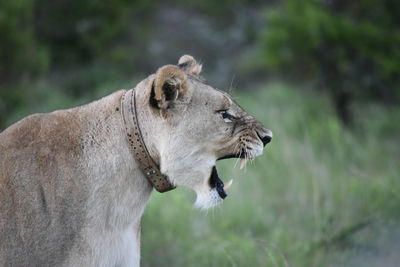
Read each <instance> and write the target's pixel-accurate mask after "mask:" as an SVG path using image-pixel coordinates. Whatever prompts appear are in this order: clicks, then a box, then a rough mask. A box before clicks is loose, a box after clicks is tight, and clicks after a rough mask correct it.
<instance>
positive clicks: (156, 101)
mask: <svg viewBox="0 0 400 267" xmlns="http://www.w3.org/2000/svg"><path fill="white" fill-rule="evenodd" d="M201 69H202V66H201V65H200V64H198V63H197V62H196V61H195V60H194V59H193V57H191V56H187V55H185V56H182V57H181V58H180V59H179V62H178V65H167V66H164V67H161V68H160V69H158V71H157V72H156V74H153V75H150V76H149V77H148V78H147V79H145V80H144V81H142V82H141V83H140V84H139V85H138V86H137V88H136V90H137V94H138V97H139V98H140V101H139V105H140V106H139V110H138V112H139V114H138V116H139V120H140V121H141V125H142V128H143V129H142V131H143V132H144V140H145V143H146V144H147V146H148V149H149V152H150V154H151V155H152V157H153V158H154V159H155V160H156V161H157V162H158V163H159V165H160V169H161V172H162V173H164V174H166V175H167V176H168V178H169V180H170V182H171V183H173V184H175V185H177V186H185V187H188V188H191V189H193V190H194V191H195V192H196V194H197V200H196V204H195V205H196V206H197V207H199V208H209V207H212V206H214V205H216V204H218V203H220V202H221V201H222V200H223V199H224V198H225V196H226V193H225V190H224V184H223V182H222V181H221V180H220V178H219V177H218V173H217V169H216V167H215V165H216V161H217V160H220V159H226V158H241V165H242V166H243V165H244V164H246V161H247V160H248V159H253V158H255V157H257V156H260V155H261V154H262V152H263V147H264V146H265V145H266V144H267V143H269V142H270V141H271V139H272V133H271V131H270V130H268V129H266V128H265V127H264V126H263V125H262V124H261V123H260V122H258V121H257V120H256V119H255V118H254V117H252V116H251V115H249V114H247V113H246V112H245V111H244V110H243V109H242V108H241V107H240V106H239V105H238V104H237V103H236V102H235V101H233V100H232V98H231V97H230V96H229V95H228V94H227V93H225V92H223V91H220V90H218V89H215V88H213V87H211V86H210V85H208V84H206V83H205V82H204V81H202V80H201V79H200V78H199V75H200V72H201ZM226 186H227V185H226ZM226 186H225V187H226Z"/></svg>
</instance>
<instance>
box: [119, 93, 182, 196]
mask: <svg viewBox="0 0 400 267" xmlns="http://www.w3.org/2000/svg"><path fill="white" fill-rule="evenodd" d="M121 113H122V118H123V120H124V125H125V129H126V134H127V138H128V141H129V144H130V145H131V147H132V150H133V154H134V157H135V159H136V161H137V162H138V164H139V168H140V169H141V170H142V172H143V174H144V175H145V176H146V178H147V180H148V181H149V182H150V184H151V185H152V186H153V187H154V188H155V189H156V190H157V191H158V192H160V193H164V192H167V191H170V190H173V189H175V186H173V185H172V184H171V183H170V182H169V180H168V177H167V176H166V175H164V174H162V173H161V171H160V168H159V166H158V165H157V164H156V163H155V162H154V160H153V159H152V157H151V156H150V154H149V151H148V150H147V148H146V145H145V143H144V140H143V136H142V134H141V132H140V127H139V122H138V118H137V113H136V97H135V91H134V89H131V90H128V91H127V92H125V93H124V95H123V96H122V98H121Z"/></svg>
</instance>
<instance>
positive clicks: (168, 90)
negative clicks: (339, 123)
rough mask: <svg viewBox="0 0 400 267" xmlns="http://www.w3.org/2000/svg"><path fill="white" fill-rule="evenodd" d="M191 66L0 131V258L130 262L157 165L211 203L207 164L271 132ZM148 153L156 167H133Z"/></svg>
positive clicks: (245, 152) (211, 169)
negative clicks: (203, 78)
mask: <svg viewBox="0 0 400 267" xmlns="http://www.w3.org/2000/svg"><path fill="white" fill-rule="evenodd" d="M200 72H201V65H200V64H198V63H197V62H196V61H195V60H194V59H193V57H191V56H187V55H185V56H182V57H181V58H180V60H179V62H178V65H167V66H164V67H161V68H160V69H158V71H157V72H156V74H152V75H150V76H149V77H147V78H146V79H145V80H143V81H142V82H140V83H139V84H138V85H137V86H136V88H135V89H131V90H128V91H126V90H121V91H117V92H115V93H113V94H111V95H109V96H106V97H104V98H102V99H100V100H98V101H95V102H92V103H89V104H87V105H83V106H80V107H76V108H71V109H66V110H58V111H54V112H52V113H48V114H35V115H31V116H28V117H26V118H24V119H22V120H21V121H19V122H17V123H15V124H14V125H12V126H10V127H9V128H8V129H6V130H5V131H4V132H2V133H0V266H139V259H140V219H141V216H142V214H143V210H144V207H145V206H146V203H147V201H148V200H149V197H150V195H151V192H152V188H153V181H152V180H150V179H152V178H151V177H153V176H151V175H153V174H154V173H155V172H156V171H159V172H160V173H162V174H163V175H165V178H162V177H161V178H160V181H161V180H162V179H165V181H163V183H164V182H165V183H167V184H168V183H170V184H171V185H172V186H185V187H189V188H191V189H193V190H194V191H195V192H196V194H197V199H196V203H195V204H196V206H197V207H199V208H208V207H212V206H214V205H216V204H218V203H220V202H221V201H222V199H223V198H225V196H226V193H225V189H224V184H223V182H222V181H221V180H220V179H219V177H218V173H217V170H216V168H215V163H216V161H217V160H218V159H223V158H230V157H236V158H242V164H245V162H246V160H247V159H252V158H254V157H256V156H259V155H261V153H262V150H263V146H264V145H265V144H266V143H268V142H269V141H270V140H271V138H272V133H271V131H269V130H267V129H266V128H264V127H263V126H262V125H261V124H260V123H259V122H258V121H256V120H255V119H254V118H253V117H252V116H250V115H248V114H247V113H246V112H245V111H243V109H242V108H240V107H239V106H238V105H237V104H236V103H235V102H234V101H233V100H232V99H231V98H230V97H229V95H228V94H226V93H224V92H222V91H219V90H217V89H214V88H212V87H211V86H209V85H207V84H205V83H204V82H203V81H202V80H201V79H200V78H199V74H200ZM123 99H124V100H123ZM133 119H136V120H137V121H136V122H135V121H133V122H132V120H133ZM134 123H136V124H134ZM136 126H137V129H136V130H135V131H136V132H133V133H134V135H135V142H139V141H140V142H141V143H135V142H133V141H132V139H131V138H132V132H131V131H133V130H132V129H133V128H134V127H136ZM131 128H132V129H131ZM136 137H137V139H136ZM137 144H139V146H141V149H142V150H141V151H139V150H138V148H137ZM140 144H142V145H143V146H144V147H142V145H140ZM137 151H139V152H137ZM147 156H148V157H149V158H148V159H146V160H148V161H149V162H153V163H154V164H155V165H156V169H157V168H159V170H153V169H151V170H149V171H148V172H146V171H144V170H147V169H146V168H143V166H142V165H143V164H144V163H143V160H144V157H147ZM150 160H151V161H150ZM158 166H159V167H158ZM149 177H150V178H149ZM157 179H158V178H157ZM150 181H151V182H150ZM155 182H157V181H155ZM164 185H165V184H164ZM169 189H171V188H169ZM160 191H162V189H160Z"/></svg>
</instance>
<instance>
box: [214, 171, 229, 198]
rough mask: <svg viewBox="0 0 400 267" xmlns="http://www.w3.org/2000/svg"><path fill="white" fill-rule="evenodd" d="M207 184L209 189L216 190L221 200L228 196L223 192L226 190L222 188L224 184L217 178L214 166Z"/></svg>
mask: <svg viewBox="0 0 400 267" xmlns="http://www.w3.org/2000/svg"><path fill="white" fill-rule="evenodd" d="M209 183H210V187H211V188H215V189H216V190H217V192H218V195H219V196H220V197H221V198H222V199H224V198H226V196H227V195H228V194H227V193H226V192H225V189H226V188H224V187H225V186H224V182H222V180H221V179H220V178H219V176H218V172H217V168H216V167H215V166H214V167H213V168H212V170H211V175H210V180H209Z"/></svg>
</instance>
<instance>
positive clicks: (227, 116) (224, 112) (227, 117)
mask: <svg viewBox="0 0 400 267" xmlns="http://www.w3.org/2000/svg"><path fill="white" fill-rule="evenodd" d="M218 113H219V114H221V116H222V118H223V119H224V121H225V122H231V121H232V119H233V118H234V117H233V116H232V115H231V114H229V113H228V111H227V110H219V111H218Z"/></svg>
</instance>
